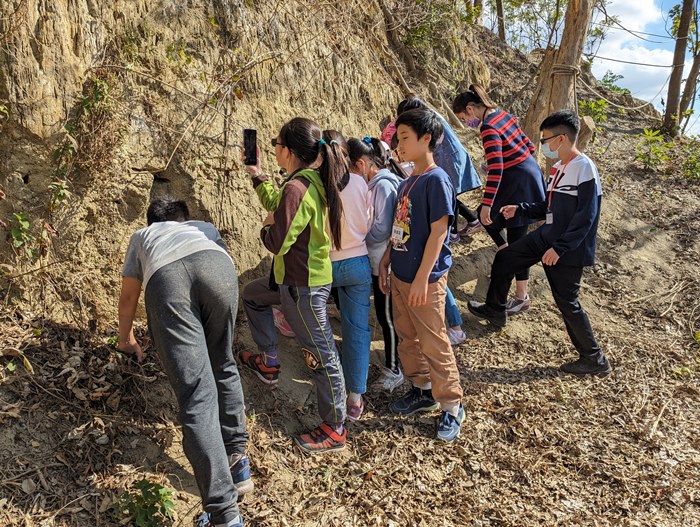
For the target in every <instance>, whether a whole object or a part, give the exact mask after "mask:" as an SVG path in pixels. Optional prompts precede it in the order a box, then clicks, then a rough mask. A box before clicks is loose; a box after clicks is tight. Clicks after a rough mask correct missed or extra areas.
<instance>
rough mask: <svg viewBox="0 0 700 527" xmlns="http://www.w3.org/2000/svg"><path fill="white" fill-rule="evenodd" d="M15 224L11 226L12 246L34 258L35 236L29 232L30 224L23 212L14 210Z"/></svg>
mask: <svg viewBox="0 0 700 527" xmlns="http://www.w3.org/2000/svg"><path fill="white" fill-rule="evenodd" d="M14 217H15V226H14V227H12V231H11V234H12V246H13V247H14V248H15V249H16V250H18V251H22V252H23V253H24V254H26V255H27V257H28V258H31V259H32V260H33V259H34V258H36V254H37V253H36V248H35V247H34V245H35V244H36V237H35V236H34V235H33V234H32V233H31V224H30V222H29V218H28V217H27V214H26V213H25V212H15V213H14Z"/></svg>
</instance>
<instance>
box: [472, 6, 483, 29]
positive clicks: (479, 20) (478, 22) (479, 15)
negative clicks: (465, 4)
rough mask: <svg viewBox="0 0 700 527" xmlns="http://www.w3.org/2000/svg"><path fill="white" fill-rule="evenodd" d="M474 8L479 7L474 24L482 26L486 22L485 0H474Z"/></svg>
mask: <svg viewBox="0 0 700 527" xmlns="http://www.w3.org/2000/svg"><path fill="white" fill-rule="evenodd" d="M474 9H478V11H477V15H476V17H475V18H474V24H476V25H477V26H480V25H482V24H483V23H484V0H474Z"/></svg>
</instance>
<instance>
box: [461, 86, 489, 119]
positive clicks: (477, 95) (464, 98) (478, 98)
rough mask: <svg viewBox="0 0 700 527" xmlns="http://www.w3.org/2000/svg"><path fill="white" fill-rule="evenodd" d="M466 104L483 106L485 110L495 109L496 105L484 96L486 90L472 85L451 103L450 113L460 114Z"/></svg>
mask: <svg viewBox="0 0 700 527" xmlns="http://www.w3.org/2000/svg"><path fill="white" fill-rule="evenodd" d="M468 104H477V105H480V106H485V107H486V108H496V103H494V102H493V101H492V100H491V99H490V98H489V96H488V95H487V94H486V90H484V88H483V87H482V86H481V85H480V84H472V85H470V86H469V89H468V90H467V91H465V92H462V93H460V94H459V95H457V97H455V99H454V101H452V111H453V112H454V113H462V112H463V111H465V110H466V109H467V105H468Z"/></svg>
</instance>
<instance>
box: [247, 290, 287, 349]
mask: <svg viewBox="0 0 700 527" xmlns="http://www.w3.org/2000/svg"><path fill="white" fill-rule="evenodd" d="M281 303H282V300H281V299H280V290H279V288H278V289H277V290H272V289H270V278H269V277H267V276H263V277H262V278H258V279H257V280H253V281H252V282H248V283H247V284H246V285H245V287H244V288H243V309H244V310H245V315H246V317H247V318H248V324H249V325H250V334H251V336H252V337H253V340H254V341H255V343H256V344H257V345H258V350H260V351H262V352H264V353H269V352H271V351H277V330H276V329H275V321H274V318H273V315H272V306H279V305H280V304H281Z"/></svg>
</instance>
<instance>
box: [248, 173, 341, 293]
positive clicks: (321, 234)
mask: <svg viewBox="0 0 700 527" xmlns="http://www.w3.org/2000/svg"><path fill="white" fill-rule="evenodd" d="M253 187H254V188H255V192H256V193H257V194H258V197H259V198H260V203H262V205H263V207H265V209H266V210H268V211H274V219H275V223H274V225H269V226H267V227H263V228H262V230H261V231H260V238H261V239H262V242H263V244H264V245H265V247H266V248H267V249H268V250H269V251H270V252H272V253H273V254H274V255H275V256H274V263H273V269H274V273H275V282H277V283H278V284H284V285H291V286H297V287H317V286H322V285H328V284H330V283H331V282H333V270H332V267H331V260H330V258H329V257H328V255H329V253H330V249H331V240H330V237H329V236H328V233H327V232H326V221H327V220H326V217H327V210H328V209H327V206H328V205H327V201H326V191H325V189H324V188H323V183H322V182H321V177H320V176H319V174H318V171H316V170H313V169H310V168H305V169H302V170H298V171H297V172H295V173H293V174H292V175H291V176H290V177H289V178H288V179H287V180H286V181H285V183H284V184H283V185H282V188H280V190H279V191H277V190H275V188H274V187H273V186H272V184H271V183H270V182H269V181H268V180H267V176H264V175H260V176H257V177H255V178H254V179H253Z"/></svg>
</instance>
